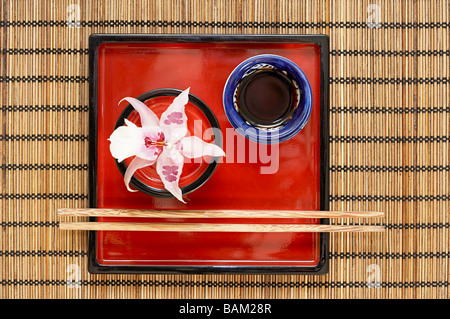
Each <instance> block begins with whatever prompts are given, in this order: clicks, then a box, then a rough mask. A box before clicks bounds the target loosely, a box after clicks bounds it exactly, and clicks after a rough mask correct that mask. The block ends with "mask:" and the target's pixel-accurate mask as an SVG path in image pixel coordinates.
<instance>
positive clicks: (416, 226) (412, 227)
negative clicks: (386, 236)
mask: <svg viewBox="0 0 450 319" xmlns="http://www.w3.org/2000/svg"><path fill="white" fill-rule="evenodd" d="M330 225H341V224H340V223H336V222H332V223H330ZM345 225H355V226H384V227H385V228H386V229H387V230H417V229H430V230H431V229H434V230H436V229H446V228H450V223H415V224H383V223H371V224H362V223H346V224H345Z"/></svg>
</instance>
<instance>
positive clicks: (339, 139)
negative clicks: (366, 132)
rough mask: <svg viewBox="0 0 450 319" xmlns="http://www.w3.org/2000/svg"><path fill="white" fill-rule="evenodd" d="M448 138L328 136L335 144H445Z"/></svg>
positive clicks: (449, 138)
mask: <svg viewBox="0 0 450 319" xmlns="http://www.w3.org/2000/svg"><path fill="white" fill-rule="evenodd" d="M449 140H450V137H449V136H445V135H444V136H330V142H336V143H434V142H437V143H446V142H448V141H449Z"/></svg>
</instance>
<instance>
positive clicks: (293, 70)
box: [223, 54, 313, 144]
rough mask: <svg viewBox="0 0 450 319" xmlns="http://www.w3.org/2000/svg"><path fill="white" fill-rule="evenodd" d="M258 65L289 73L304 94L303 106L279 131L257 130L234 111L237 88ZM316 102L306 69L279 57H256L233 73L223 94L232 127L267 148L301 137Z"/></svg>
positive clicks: (301, 96)
mask: <svg viewBox="0 0 450 319" xmlns="http://www.w3.org/2000/svg"><path fill="white" fill-rule="evenodd" d="M257 64H269V65H271V66H273V67H275V68H277V69H279V70H282V71H285V72H286V73H287V74H288V76H289V77H291V78H292V79H293V80H294V81H295V82H297V84H298V86H299V89H300V92H301V94H300V101H299V104H298V106H297V108H296V109H295V111H294V112H293V114H292V116H291V118H290V119H289V120H288V121H286V122H285V123H284V124H283V125H281V126H279V127H276V128H270V129H267V128H258V127H255V126H253V125H251V124H249V123H248V122H247V121H246V120H245V119H244V118H243V117H242V116H241V115H240V114H239V112H238V111H237V110H236V109H235V107H234V102H233V96H234V93H235V91H236V88H237V86H238V85H239V83H240V81H241V80H242V78H243V77H244V75H245V74H246V73H247V72H248V71H249V70H251V69H252V67H254V66H255V65H257ZM312 102H313V101H312V91H311V85H310V84H309V81H308V78H307V77H306V75H305V73H304V72H303V71H302V69H300V67H299V66H298V65H297V64H295V63H294V62H292V61H291V60H289V59H287V58H285V57H282V56H279V55H275V54H261V55H256V56H253V57H251V58H249V59H247V60H245V61H243V62H242V63H240V64H239V65H238V66H237V67H236V68H235V69H234V70H233V72H231V74H230V76H229V77H228V79H227V82H226V83H225V87H224V90H223V105H224V109H225V114H226V116H227V118H228V120H229V121H230V123H231V125H232V126H233V127H234V128H235V130H236V131H238V132H239V133H240V134H241V135H243V136H244V137H246V138H248V139H249V140H251V141H253V142H257V143H263V144H274V143H281V142H284V141H287V140H289V139H291V138H292V137H294V136H295V135H297V134H298V133H299V132H300V131H301V130H302V129H303V128H304V127H305V125H306V123H308V120H309V117H310V115H311V109H312Z"/></svg>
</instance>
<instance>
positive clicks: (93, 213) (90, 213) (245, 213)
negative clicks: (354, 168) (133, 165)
mask: <svg viewBox="0 0 450 319" xmlns="http://www.w3.org/2000/svg"><path fill="white" fill-rule="evenodd" d="M57 213H58V215H59V216H86V217H148V218H369V217H383V216H384V213H382V212H370V211H365V212H352V211H351V212H340V211H298V210H154V209H153V210H139V209H101V208H86V209H85V208H78V209H75V208H62V209H58V211H57Z"/></svg>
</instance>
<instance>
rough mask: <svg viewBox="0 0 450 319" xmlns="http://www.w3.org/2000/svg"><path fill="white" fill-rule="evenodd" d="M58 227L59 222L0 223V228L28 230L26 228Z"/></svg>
mask: <svg viewBox="0 0 450 319" xmlns="http://www.w3.org/2000/svg"><path fill="white" fill-rule="evenodd" d="M58 226H59V222H49V221H45V222H44V221H34V222H28V221H13V222H11V221H8V222H1V223H0V227H3V228H6V227H8V228H10V227H13V228H22V227H23V228H28V227H33V228H44V227H45V228H49V227H58Z"/></svg>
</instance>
